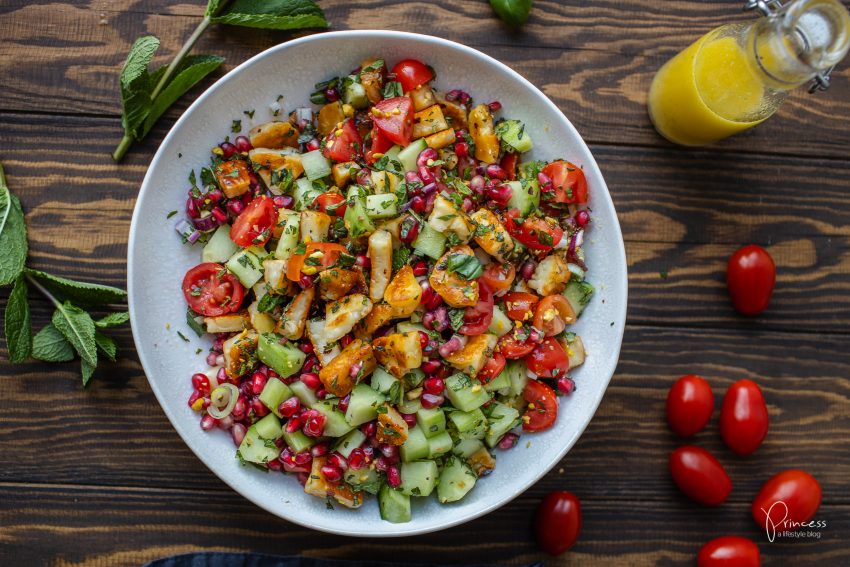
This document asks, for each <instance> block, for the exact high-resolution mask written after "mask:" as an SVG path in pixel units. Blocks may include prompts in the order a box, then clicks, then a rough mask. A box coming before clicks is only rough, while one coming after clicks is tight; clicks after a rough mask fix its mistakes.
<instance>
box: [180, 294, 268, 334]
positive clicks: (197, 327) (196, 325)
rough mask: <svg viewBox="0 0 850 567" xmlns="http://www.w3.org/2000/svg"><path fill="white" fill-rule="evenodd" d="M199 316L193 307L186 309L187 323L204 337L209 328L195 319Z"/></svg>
mask: <svg viewBox="0 0 850 567" xmlns="http://www.w3.org/2000/svg"><path fill="white" fill-rule="evenodd" d="M261 303H262V302H261ZM197 316H198V315H197V314H196V313H195V312H194V311H192V308H191V307H188V308H187V309H186V324H187V325H189V328H190V329H192V330H193V331H195V334H196V335H198V336H199V337H203V336H204V333H206V332H207V330H206V329H205V328H204V326H203V325H201V324H200V323H198V322H197V321H196V320H195V317H197Z"/></svg>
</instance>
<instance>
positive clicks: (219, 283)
mask: <svg viewBox="0 0 850 567" xmlns="http://www.w3.org/2000/svg"><path fill="white" fill-rule="evenodd" d="M182 288H183V295H185V296H186V302H187V303H188V304H189V307H191V308H192V311H194V312H195V313H200V314H201V315H204V316H206V317H218V316H219V315H226V314H227V313H233V312H234V311H238V310H239V307H240V306H241V305H242V298H243V297H244V296H245V288H244V287H242V284H241V283H239V280H238V279H237V278H236V276H234V275H233V274H231V273H230V272H228V271H227V270H226V269H225V268H224V266H222V265H221V264H216V263H215V262H206V263H204V264H198V265H197V266H195V267H194V268H192V269H191V270H189V271H188V272H186V275H185V276H184V277H183V286H182Z"/></svg>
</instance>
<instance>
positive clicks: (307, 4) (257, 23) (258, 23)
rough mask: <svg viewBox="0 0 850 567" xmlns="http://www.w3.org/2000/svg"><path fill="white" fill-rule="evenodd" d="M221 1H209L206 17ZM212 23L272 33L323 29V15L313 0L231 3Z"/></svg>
mask: <svg viewBox="0 0 850 567" xmlns="http://www.w3.org/2000/svg"><path fill="white" fill-rule="evenodd" d="M220 4H221V2H220V1H218V0H211V1H210V3H209V4H208V7H207V14H208V15H209V14H212V13H215V12H216V11H217V10H218V8H219V6H220ZM211 20H212V21H213V22H216V23H220V24H230V25H234V26H244V27H249V28H262V29H274V30H294V29H300V28H326V27H328V21H327V20H326V19H325V13H324V12H323V11H322V9H321V8H320V7H319V6H318V5H317V4H316V3H315V2H313V0H234V1H233V2H230V3H229V4H228V5H227V6H226V7H225V8H224V11H223V12H222V13H221V14H219V15H218V16H213V17H212V18H211Z"/></svg>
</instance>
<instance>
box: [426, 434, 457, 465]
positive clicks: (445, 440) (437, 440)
mask: <svg viewBox="0 0 850 567" xmlns="http://www.w3.org/2000/svg"><path fill="white" fill-rule="evenodd" d="M452 447H454V441H452V438H451V436H450V435H449V433H448V432H447V431H443V432H441V433H439V434H437V435H435V436H433V437H431V438H430V439H428V458H429V459H436V458H437V457H439V456H440V455H445V454H446V453H449V452H451V450H452Z"/></svg>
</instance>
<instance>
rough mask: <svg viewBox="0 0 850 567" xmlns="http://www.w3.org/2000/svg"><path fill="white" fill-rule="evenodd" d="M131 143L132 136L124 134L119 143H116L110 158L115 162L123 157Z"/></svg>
mask: <svg viewBox="0 0 850 567" xmlns="http://www.w3.org/2000/svg"><path fill="white" fill-rule="evenodd" d="M132 144H133V137H132V136H130V135H128V134H124V137H123V138H121V143H120V144H118V147H117V148H115V151H114V152H112V159H113V161H115V162H116V163H117V162H119V161H121V160H122V159H124V154H126V153H127V150H129V149H130V146H131V145H132Z"/></svg>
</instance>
